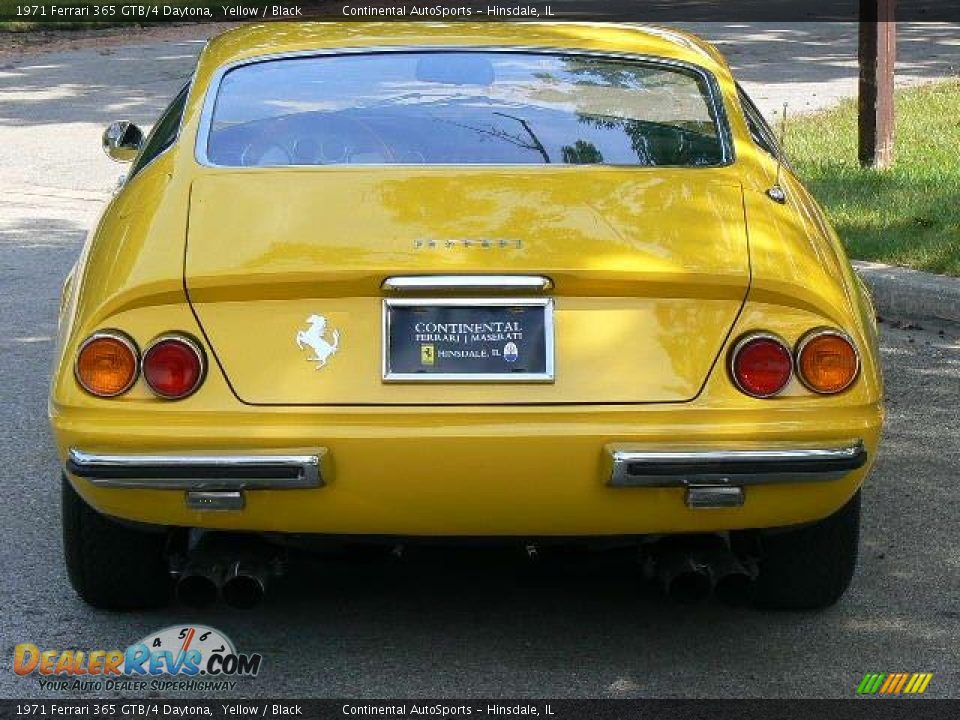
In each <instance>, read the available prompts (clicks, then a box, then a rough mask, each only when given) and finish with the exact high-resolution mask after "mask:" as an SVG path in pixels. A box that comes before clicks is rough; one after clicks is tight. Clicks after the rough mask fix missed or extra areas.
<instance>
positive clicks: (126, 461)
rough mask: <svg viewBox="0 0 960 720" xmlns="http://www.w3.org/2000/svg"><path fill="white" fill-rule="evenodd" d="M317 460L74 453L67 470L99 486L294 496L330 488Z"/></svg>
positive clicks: (317, 457)
mask: <svg viewBox="0 0 960 720" xmlns="http://www.w3.org/2000/svg"><path fill="white" fill-rule="evenodd" d="M325 455H326V449H325V448H324V449H321V450H319V451H318V453H317V454H316V455H105V454H98V453H90V452H85V451H83V450H78V449H76V448H71V449H70V452H69V454H68V457H67V463H66V468H67V472H69V473H70V474H71V475H76V476H77V477H81V478H84V479H86V480H89V481H90V482H92V483H93V484H94V485H98V486H101V487H112V488H139V489H154V490H207V491H210V490H254V489H271V490H291V489H300V488H316V487H321V486H322V485H324V484H325V480H324V476H323V475H324V474H323V472H322V470H321V464H322V461H323V458H324V456H325Z"/></svg>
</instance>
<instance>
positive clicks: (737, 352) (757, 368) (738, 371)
mask: <svg viewBox="0 0 960 720" xmlns="http://www.w3.org/2000/svg"><path fill="white" fill-rule="evenodd" d="M792 373H793V357H792V355H791V354H790V349H789V348H788V347H787V346H786V344H784V342H783V341H782V340H780V339H779V338H777V337H774V336H772V335H764V334H754V335H748V336H747V337H745V338H743V339H742V340H740V342H738V343H737V344H736V345H735V346H734V348H733V351H732V352H731V353H730V375H731V376H732V377H733V381H734V382H735V383H736V385H737V387H738V388H739V389H740V391H741V392H744V393H746V394H747V395H750V396H752V397H758V398H765V397H770V396H771V395H776V394H777V393H778V392H780V391H781V390H783V388H784V387H785V386H786V384H787V383H788V382H790V375H791V374H792Z"/></svg>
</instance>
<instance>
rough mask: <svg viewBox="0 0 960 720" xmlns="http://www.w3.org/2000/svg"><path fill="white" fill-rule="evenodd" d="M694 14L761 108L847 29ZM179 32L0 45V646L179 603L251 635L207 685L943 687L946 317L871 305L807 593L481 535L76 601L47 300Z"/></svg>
mask: <svg viewBox="0 0 960 720" xmlns="http://www.w3.org/2000/svg"><path fill="white" fill-rule="evenodd" d="M698 29H700V30H701V31H702V32H703V33H704V34H705V35H707V36H708V37H712V38H714V39H716V40H718V42H720V43H721V44H722V45H723V47H724V49H725V50H726V51H727V52H728V53H729V55H730V56H731V58H732V60H733V62H734V64H735V65H736V66H737V67H738V68H739V69H740V71H741V76H742V77H743V78H744V80H745V84H747V86H748V87H749V88H750V89H751V90H752V92H753V93H754V94H755V95H756V96H757V97H758V98H760V99H761V101H762V102H766V105H765V107H767V108H769V107H771V106H773V107H775V106H776V104H777V103H779V100H780V98H781V97H783V96H793V97H796V98H803V102H804V103H808V104H806V105H803V106H802V107H804V108H805V109H813V108H815V107H820V106H823V105H824V104H829V102H832V101H833V98H835V97H836V96H837V95H838V94H843V93H844V92H846V91H845V90H843V88H848V89H849V88H851V87H852V85H851V82H852V79H851V78H852V75H853V72H854V71H853V70H852V66H851V65H850V62H852V60H851V55H850V53H851V52H853V48H854V47H855V39H854V38H852V37H851V28H846V29H844V28H835V27H833V26H825V25H822V24H818V25H817V26H816V30H814V28H811V27H805V28H801V27H799V26H798V27H792V28H790V29H789V30H778V29H775V28H770V27H746V28H744V27H733V26H729V25H724V26H711V27H710V28H706V29H704V28H702V27H701V28H698ZM190 32H193V33H194V36H179V37H174V38H170V39H168V40H166V41H164V42H162V43H145V44H144V43H141V44H139V45H137V46H129V45H126V46H125V45H122V44H115V45H106V46H101V47H88V48H80V49H77V50H69V51H61V50H57V51H51V52H45V53H42V54H35V55H21V56H18V57H15V58H6V59H3V60H0V188H2V189H3V203H2V205H0V330H2V332H0V367H2V368H3V373H2V379H3V382H2V383H0V424H2V427H4V429H5V432H4V433H2V434H0V458H2V460H3V467H4V470H5V471H4V481H5V483H6V487H5V493H4V501H3V502H2V503H0V528H2V533H3V535H2V539H3V541H2V542H0V567H2V568H3V570H4V573H3V576H4V582H3V583H2V585H0V607H2V608H3V612H2V613H0V640H2V642H0V653H2V656H3V657H6V658H7V659H8V661H9V658H10V657H11V655H12V652H13V648H14V646H15V645H16V644H18V643H21V642H32V643H35V644H37V645H39V646H41V647H42V648H61V649H62V648H84V649H95V648H114V647H126V645H128V644H129V643H131V642H133V641H134V640H136V639H138V638H140V637H142V636H144V635H145V634H146V633H148V632H149V631H151V630H155V629H159V628H162V627H165V626H167V625H171V624H179V623H187V622H201V623H206V624H209V625H213V626H214V627H217V628H219V629H221V630H223V631H224V632H225V633H227V634H228V635H229V636H230V637H232V638H233V640H234V641H235V643H236V644H237V646H238V649H240V650H241V651H245V652H254V651H256V652H261V653H263V655H264V667H263V670H262V672H261V674H260V676H259V677H258V678H257V679H256V680H250V681H247V682H242V681H241V683H240V684H239V686H238V687H237V688H236V689H235V690H233V691H231V692H229V693H218V694H217V697H227V696H245V697H254V696H288V697H298V696H299V697H305V696H365V697H389V696H400V697H411V696H475V697H479V696H501V697H525V696H557V697H604V696H613V697H632V696H648V697H650V696H653V697H727V696H747V697H769V696H785V697H810V696H828V697H852V696H853V694H854V690H855V688H856V685H857V683H858V682H859V680H860V678H861V677H862V676H863V674H864V673H865V672H868V671H870V672H892V671H924V672H933V673H934V679H933V681H932V682H931V684H930V687H929V689H928V690H927V695H932V696H935V697H947V696H951V697H960V672H958V667H957V663H956V653H957V647H958V643H960V596H958V592H957V588H958V587H960V555H958V553H957V550H956V549H957V547H958V546H960V529H958V524H957V517H958V516H960V484H958V482H957V468H958V467H960V416H958V408H960V342H958V330H957V328H955V327H943V328H935V327H929V326H928V327H925V328H922V329H921V328H917V327H914V326H911V325H909V324H907V325H904V324H902V323H897V322H895V321H894V322H886V323H884V325H883V330H882V347H881V353H882V359H883V363H884V370H885V373H886V380H887V387H888V393H889V405H888V410H889V417H888V425H887V429H886V437H885V442H884V444H883V446H882V450H881V454H880V457H879V458H878V461H877V465H876V469H875V471H874V473H873V476H872V478H871V480H870V482H869V483H868V484H867V486H866V488H865V491H864V527H863V538H862V555H861V563H860V566H859V569H858V572H857V576H856V578H855V580H854V583H853V586H852V588H851V590H850V592H849V593H848V594H847V595H846V597H845V598H844V600H843V601H842V602H841V603H840V604H839V605H838V606H836V607H835V608H832V609H830V610H827V611H825V612H820V613H793V612H790V613H761V612H755V611H750V610H734V609H728V608H724V607H721V606H718V605H706V606H702V607H694V608H689V607H676V606H673V605H670V604H669V603H667V602H666V601H664V600H663V599H661V598H660V596H659V595H658V594H657V593H656V592H655V591H654V590H653V589H651V588H646V587H642V586H640V584H639V583H638V582H637V580H636V577H635V575H634V573H633V569H632V566H631V564H630V562H629V561H628V559H625V558H621V557H617V556H609V557H608V556H599V557H591V558H585V557H581V558H576V557H573V558H564V559H562V560H561V561H558V562H557V563H546V564H543V565H541V566H534V565H531V564H530V563H529V562H528V561H526V560H525V559H523V558H518V557H516V556H512V557H501V556H499V555H497V554H492V553H489V552H471V553H451V552H442V553H436V552H413V553H412V554H410V555H409V556H407V557H406V558H405V559H396V558H370V559H367V560H365V561H363V562H361V561H360V560H359V559H357V558H352V559H345V558H332V559H323V558H318V559H311V558H302V559H300V560H298V561H297V562H296V563H295V564H294V566H293V567H292V568H291V572H290V574H289V576H288V577H287V578H286V580H285V581H284V582H283V583H282V584H281V585H280V586H278V587H277V588H276V590H275V592H273V593H272V594H271V596H270V597H269V600H268V602H267V604H266V605H265V606H263V607H262V608H260V609H259V610H257V611H254V612H250V613H241V612H235V611H229V610H225V609H218V610H212V611H208V612H192V611H187V610H184V609H178V608H171V609H167V610H162V611H155V612H149V613H139V614H111V613H104V612H98V611H94V610H91V609H90V608H88V607H86V606H84V605H83V604H82V603H80V601H79V600H78V599H77V598H76V597H75V596H74V594H73V592H72V590H71V589H70V587H69V585H68V584H67V582H66V578H65V574H64V569H63V565H62V561H61V550H60V539H59V486H58V476H57V473H58V471H57V461H56V458H55V455H54V452H53V446H52V441H51V438H50V436H49V433H48V430H47V425H46V419H45V403H46V392H47V382H48V372H49V371H48V368H49V367H50V364H51V362H52V354H53V337H54V334H55V331H56V328H55V322H56V309H57V297H58V292H59V288H60V283H61V282H62V279H63V277H64V276H65V274H66V272H67V270H68V269H69V267H70V265H71V264H72V263H73V262H74V260H75V259H76V256H77V253H78V251H79V249H80V245H81V243H82V241H83V238H84V234H85V232H86V230H87V228H88V227H89V225H90V223H91V222H92V221H93V219H94V218H95V216H96V213H97V212H98V211H99V208H100V206H101V204H102V200H103V199H104V197H106V194H107V193H108V192H109V188H110V187H111V185H112V184H113V182H114V181H115V178H116V176H117V175H118V173H119V171H120V168H119V166H116V165H112V164H110V163H109V162H108V161H107V160H106V159H105V158H104V157H103V155H102V153H101V152H100V149H99V135H100V131H101V129H102V127H103V125H105V124H106V123H107V122H108V121H109V120H112V119H115V118H117V117H127V118H130V119H133V120H136V121H138V122H142V123H144V124H148V123H149V122H150V121H151V120H152V119H153V118H154V117H155V116H156V114H157V113H158V112H159V110H160V109H161V107H162V106H163V105H164V103H165V102H166V100H167V99H168V98H169V97H171V96H172V94H173V93H174V92H175V90H176V89H177V88H178V87H179V85H180V84H181V83H182V82H184V81H185V79H186V78H187V77H189V74H190V71H191V66H192V63H193V59H194V57H195V56H196V53H197V52H198V51H199V49H200V47H201V45H202V38H201V37H197V36H196V35H197V34H198V33H199V34H202V33H203V32H205V29H203V28H201V29H194V30H192V31H190ZM925 33H927V35H926V37H928V38H929V41H928V42H927V43H926V44H923V46H922V47H921V44H920V38H921V37H923V36H925ZM735 37H740V39H739V40H736V41H734V38H735ZM901 38H902V41H901V44H902V46H903V48H904V57H905V58H906V67H905V69H906V70H907V71H908V73H909V74H907V75H905V76H904V80H906V81H910V82H921V81H928V80H931V79H934V78H936V77H938V76H940V75H942V74H944V73H946V72H948V71H949V70H950V68H951V67H952V65H951V63H953V62H955V61H956V58H957V56H958V54H960V44H958V43H960V29H957V28H956V27H951V28H945V27H943V28H941V27H940V26H938V27H937V28H936V29H935V31H934V29H931V30H929V33H928V31H927V30H923V31H921V30H919V29H916V28H912V27H911V28H904V29H903V32H902V35H901ZM910 38H917V45H916V46H914V45H913V44H912V41H911V40H910ZM803 39H806V40H809V41H812V43H805V44H800V42H801V40H803ZM911 58H912V59H911ZM787 77H792V78H795V79H797V82H793V83H790V84H786V83H785V82H784V81H783V80H782V78H787ZM105 78H109V79H110V81H109V83H108V82H107V81H106V80H105ZM828 89H829V92H828ZM834 89H835V90H836V93H834ZM7 667H8V668H9V665H8V666H7ZM101 694H104V693H101ZM106 694H107V695H109V693H106ZM133 694H134V695H138V694H142V693H133ZM44 695H48V696H59V697H64V696H65V695H62V694H59V695H58V694H57V693H54V692H52V691H48V690H40V689H39V687H38V686H37V684H36V680H35V679H23V678H18V677H16V676H14V675H13V674H12V673H10V672H9V671H8V672H4V673H0V696H5V697H14V696H17V697H26V696H44Z"/></svg>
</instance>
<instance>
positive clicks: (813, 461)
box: [607, 440, 867, 487]
mask: <svg viewBox="0 0 960 720" xmlns="http://www.w3.org/2000/svg"><path fill="white" fill-rule="evenodd" d="M607 452H608V454H609V456H610V458H611V460H612V470H611V472H610V478H609V481H608V484H609V485H611V486H614V487H691V486H707V487H742V486H744V485H766V484H770V483H802V482H826V481H830V480H837V479H839V478H841V477H843V476H844V475H846V474H847V473H849V472H851V471H852V470H857V469H858V468H861V467H863V466H864V465H865V464H866V462H867V451H866V448H864V446H863V442H861V441H859V440H857V441H855V442H850V443H849V444H844V445H842V446H839V447H809V448H796V447H782V448H764V449H757V450H676V451H662V450H641V449H633V448H627V447H624V446H618V445H608V446H607Z"/></svg>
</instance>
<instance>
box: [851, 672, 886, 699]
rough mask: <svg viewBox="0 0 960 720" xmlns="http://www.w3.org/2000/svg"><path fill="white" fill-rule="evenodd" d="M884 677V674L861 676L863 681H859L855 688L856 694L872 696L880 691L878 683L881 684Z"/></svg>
mask: <svg viewBox="0 0 960 720" xmlns="http://www.w3.org/2000/svg"><path fill="white" fill-rule="evenodd" d="M885 677H886V674H885V673H867V674H866V675H864V676H863V680H861V681H860V685H859V687H857V693H859V694H860V695H873V694H874V693H875V692H876V691H877V690H879V689H880V683H882V682H883V679H884V678H885Z"/></svg>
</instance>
